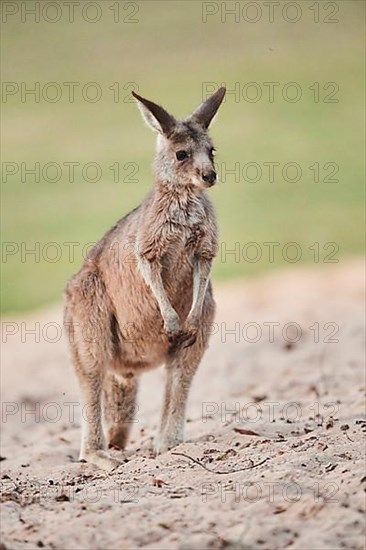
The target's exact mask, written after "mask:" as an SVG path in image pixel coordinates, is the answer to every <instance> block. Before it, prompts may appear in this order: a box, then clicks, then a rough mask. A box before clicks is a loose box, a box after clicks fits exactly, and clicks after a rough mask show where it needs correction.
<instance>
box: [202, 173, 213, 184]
mask: <svg viewBox="0 0 366 550" xmlns="http://www.w3.org/2000/svg"><path fill="white" fill-rule="evenodd" d="M202 179H203V181H205V182H207V183H211V184H212V183H214V182H215V181H216V172H215V171H214V170H211V171H210V172H207V174H203V176H202Z"/></svg>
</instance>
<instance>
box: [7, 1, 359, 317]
mask: <svg viewBox="0 0 366 550" xmlns="http://www.w3.org/2000/svg"><path fill="white" fill-rule="evenodd" d="M35 4H37V3H35V2H3V6H2V9H3V24H2V80H3V85H2V113H3V116H2V133H3V140H2V143H3V145H2V149H3V155H2V239H3V243H2V287H1V307H2V313H3V314H6V315H13V314H18V313H20V312H26V311H31V310H34V309H37V308H40V307H42V306H44V305H46V304H48V303H51V302H55V301H59V300H60V299H61V295H62V291H63V288H64V287H65V284H66V281H67V279H68V278H69V277H70V276H71V275H72V274H73V273H75V272H76V271H77V270H78V269H79V267H80V265H81V262H82V257H83V255H85V253H86V251H87V249H88V247H89V246H90V243H94V242H96V241H97V240H98V239H99V238H100V237H101V236H102V235H103V234H104V232H105V231H106V230H108V229H109V227H111V226H112V225H113V224H114V223H115V221H116V220H117V219H119V218H120V217H122V216H123V215H125V214H126V213H127V212H128V211H129V210H130V209H132V208H133V207H135V206H136V205H137V204H139V203H140V201H141V200H142V199H143V197H144V196H145V194H146V193H147V191H148V189H149V188H150V187H151V186H152V185H153V178H152V173H151V163H152V160H153V154H154V143H155V135H154V134H153V133H152V132H151V131H150V130H149V129H148V128H147V127H146V126H145V125H144V124H143V122H142V120H141V117H140V114H139V112H138V110H137V108H136V106H135V104H134V103H133V101H132V98H131V95H130V92H131V90H133V89H134V90H136V91H139V93H141V94H142V95H144V96H145V97H147V98H149V99H152V100H154V101H156V102H158V103H161V104H162V105H163V106H164V107H166V108H167V110H170V111H171V112H172V113H173V114H175V115H176V116H178V117H179V116H181V117H184V116H186V115H187V114H189V113H190V112H191V111H192V110H193V109H194V108H195V107H196V106H197V105H198V104H199V103H200V102H201V101H202V99H205V97H206V96H207V95H209V93H211V92H213V91H215V90H216V89H217V87H219V86H220V85H221V84H224V85H226V87H227V89H228V92H229V93H228V95H227V98H226V101H225V103H224V104H223V106H222V108H221V110H220V112H219V114H218V117H217V120H216V121H215V124H214V125H213V127H212V136H213V138H214V142H215V145H216V148H217V157H216V158H217V166H218V172H219V174H220V176H221V178H220V179H221V181H220V183H219V184H218V185H217V186H216V187H215V188H213V189H212V190H210V196H211V198H212V200H213V201H214V203H215V206H216V209H217V213H218V217H219V225H220V242H221V249H220V253H219V256H218V258H217V260H216V262H215V268H214V277H215V279H216V280H228V279H230V278H239V277H243V276H245V277H252V276H254V275H257V274H259V273H264V272H266V271H268V270H272V269H278V268H281V267H284V266H289V265H300V264H303V263H308V264H309V263H312V264H314V263H316V264H319V265H321V264H323V263H329V262H334V261H339V260H341V259H346V258H348V257H353V256H357V255H361V254H363V250H364V240H363V239H364V237H363V223H362V222H363V211H364V206H363V204H364V203H363V172H364V145H365V144H364V133H363V132H364V103H363V90H364V76H365V75H364V3H363V2H359V1H338V2H315V3H313V2H307V1H301V2H297V3H295V4H296V5H297V6H299V7H300V11H298V9H297V8H296V6H295V7H294V6H293V5H294V3H293V2H292V3H289V2H280V3H279V5H278V6H277V7H275V9H274V11H273V12H272V11H271V13H270V10H269V7H268V3H267V5H266V3H265V2H259V1H258V2H199V1H182V2H180V1H169V2H165V1H154V0H152V1H142V2H141V1H138V2H118V1H117V2H109V1H108V0H106V1H104V2H92V3H91V2H80V3H79V6H76V7H75V11H74V14H73V15H72V14H70V8H69V7H68V6H65V3H63V2H58V3H57V4H58V6H59V9H58V10H57V9H56V8H55V7H54V5H55V3H54V2H52V3H50V2H40V3H38V4H39V6H40V7H38V13H37V8H35V7H34V6H35ZM47 4H48V7H47ZM51 4H52V5H53V7H52V5H51ZM289 4H292V7H291V6H289ZM24 5H26V8H27V9H29V10H31V9H35V10H36V12H35V15H32V14H30V13H26V11H24V10H25V8H24ZM45 6H46V7H45ZM238 6H239V8H238ZM4 10H5V11H4ZM230 12H234V13H231V14H230ZM36 19H37V20H36ZM52 21H53V22H52ZM91 83H92V84H91ZM269 83H272V84H269ZM31 89H33V90H34V91H35V93H33V94H32V93H31ZM36 163H38V164H36ZM32 170H33V173H32ZM265 243H267V244H265ZM268 243H272V245H269V244H268ZM289 243H296V244H289ZM230 251H231V253H230ZM271 251H272V252H271Z"/></svg>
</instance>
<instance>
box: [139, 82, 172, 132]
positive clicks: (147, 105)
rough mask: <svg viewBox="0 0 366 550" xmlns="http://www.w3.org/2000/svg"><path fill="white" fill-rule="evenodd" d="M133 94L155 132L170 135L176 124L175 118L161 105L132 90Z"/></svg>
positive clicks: (145, 119)
mask: <svg viewBox="0 0 366 550" xmlns="http://www.w3.org/2000/svg"><path fill="white" fill-rule="evenodd" d="M132 95H133V97H134V98H135V99H136V100H137V105H138V108H139V109H140V112H141V114H142V118H143V119H144V121H145V122H146V124H147V125H148V126H150V128H152V129H153V130H155V132H159V133H160V134H164V135H166V136H169V134H171V132H172V130H173V128H174V126H175V124H176V120H175V118H174V117H173V116H172V115H170V114H169V113H168V112H167V111H166V110H165V109H163V107H160V105H157V104H156V103H153V102H152V101H149V100H148V99H145V98H144V97H141V96H140V95H138V94H136V93H135V92H132Z"/></svg>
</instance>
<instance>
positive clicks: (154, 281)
mask: <svg viewBox="0 0 366 550" xmlns="http://www.w3.org/2000/svg"><path fill="white" fill-rule="evenodd" d="M138 266H139V269H140V272H141V274H142V276H143V278H144V280H145V283H146V284H147V285H148V286H149V287H150V288H151V291H152V293H153V295H154V297H155V299H156V301H157V302H158V305H159V309H160V313H161V316H162V318H163V321H164V329H165V331H166V333H167V335H168V338H169V339H173V338H174V337H176V336H177V335H178V334H179V332H180V330H181V323H180V319H179V316H178V314H177V312H176V311H175V309H174V308H173V306H172V305H171V303H170V301H169V299H168V296H167V294H166V292H165V288H164V285H163V281H162V278H161V266H160V263H159V262H158V261H156V260H153V261H149V260H147V259H146V258H144V257H143V256H138Z"/></svg>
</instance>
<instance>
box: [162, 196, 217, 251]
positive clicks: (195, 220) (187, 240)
mask: <svg viewBox="0 0 366 550" xmlns="http://www.w3.org/2000/svg"><path fill="white" fill-rule="evenodd" d="M168 216H169V218H168V219H169V232H170V236H171V238H172V243H174V245H175V246H177V247H178V248H180V247H184V248H186V247H190V248H191V247H194V245H195V244H196V245H197V246H198V245H199V242H200V240H201V239H202V237H203V236H204V235H205V230H206V226H207V223H208V219H207V214H206V212H205V209H204V207H203V204H202V203H201V202H200V201H197V202H194V203H192V204H188V205H184V206H182V205H179V204H175V203H173V204H171V205H170V207H169V212H168Z"/></svg>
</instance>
